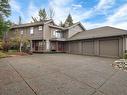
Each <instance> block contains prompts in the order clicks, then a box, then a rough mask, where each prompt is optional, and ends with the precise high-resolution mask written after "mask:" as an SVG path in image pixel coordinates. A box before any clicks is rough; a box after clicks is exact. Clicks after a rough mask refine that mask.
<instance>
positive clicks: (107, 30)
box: [68, 26, 127, 40]
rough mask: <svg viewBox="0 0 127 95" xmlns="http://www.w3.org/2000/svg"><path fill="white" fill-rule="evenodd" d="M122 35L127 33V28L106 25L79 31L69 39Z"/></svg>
mask: <svg viewBox="0 0 127 95" xmlns="http://www.w3.org/2000/svg"><path fill="white" fill-rule="evenodd" d="M120 35H127V30H122V29H118V28H114V27H110V26H105V27H100V28H96V29H91V30H86V31H83V32H79V33H77V34H75V35H74V36H72V37H71V38H69V39H68V40H79V39H90V38H101V37H111V36H120Z"/></svg>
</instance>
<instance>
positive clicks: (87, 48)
mask: <svg viewBox="0 0 127 95" xmlns="http://www.w3.org/2000/svg"><path fill="white" fill-rule="evenodd" d="M82 50H83V54H85V55H94V41H93V40H89V41H83V49H82Z"/></svg>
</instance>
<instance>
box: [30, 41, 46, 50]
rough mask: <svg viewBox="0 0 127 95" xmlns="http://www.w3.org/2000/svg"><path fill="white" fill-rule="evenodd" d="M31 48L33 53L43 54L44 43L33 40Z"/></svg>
mask: <svg viewBox="0 0 127 95" xmlns="http://www.w3.org/2000/svg"><path fill="white" fill-rule="evenodd" d="M32 47H33V52H43V51H44V48H45V41H42V40H33V41H32Z"/></svg>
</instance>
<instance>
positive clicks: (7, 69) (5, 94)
mask: <svg viewBox="0 0 127 95" xmlns="http://www.w3.org/2000/svg"><path fill="white" fill-rule="evenodd" d="M114 60H115V59H111V58H101V57H93V56H82V55H71V54H34V55H32V56H23V57H11V58H5V59H0V95H127V72H124V71H120V70H115V69H113V68H112V66H111V64H112V63H113V61H114Z"/></svg>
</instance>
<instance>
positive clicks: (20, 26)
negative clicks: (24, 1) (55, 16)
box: [11, 19, 53, 29]
mask: <svg viewBox="0 0 127 95" xmlns="http://www.w3.org/2000/svg"><path fill="white" fill-rule="evenodd" d="M52 21H53V20H52V19H50V20H44V21H41V22H34V23H26V24H20V25H14V26H12V27H11V28H12V29H13V28H22V27H29V26H36V25H43V24H45V23H50V22H52Z"/></svg>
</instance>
